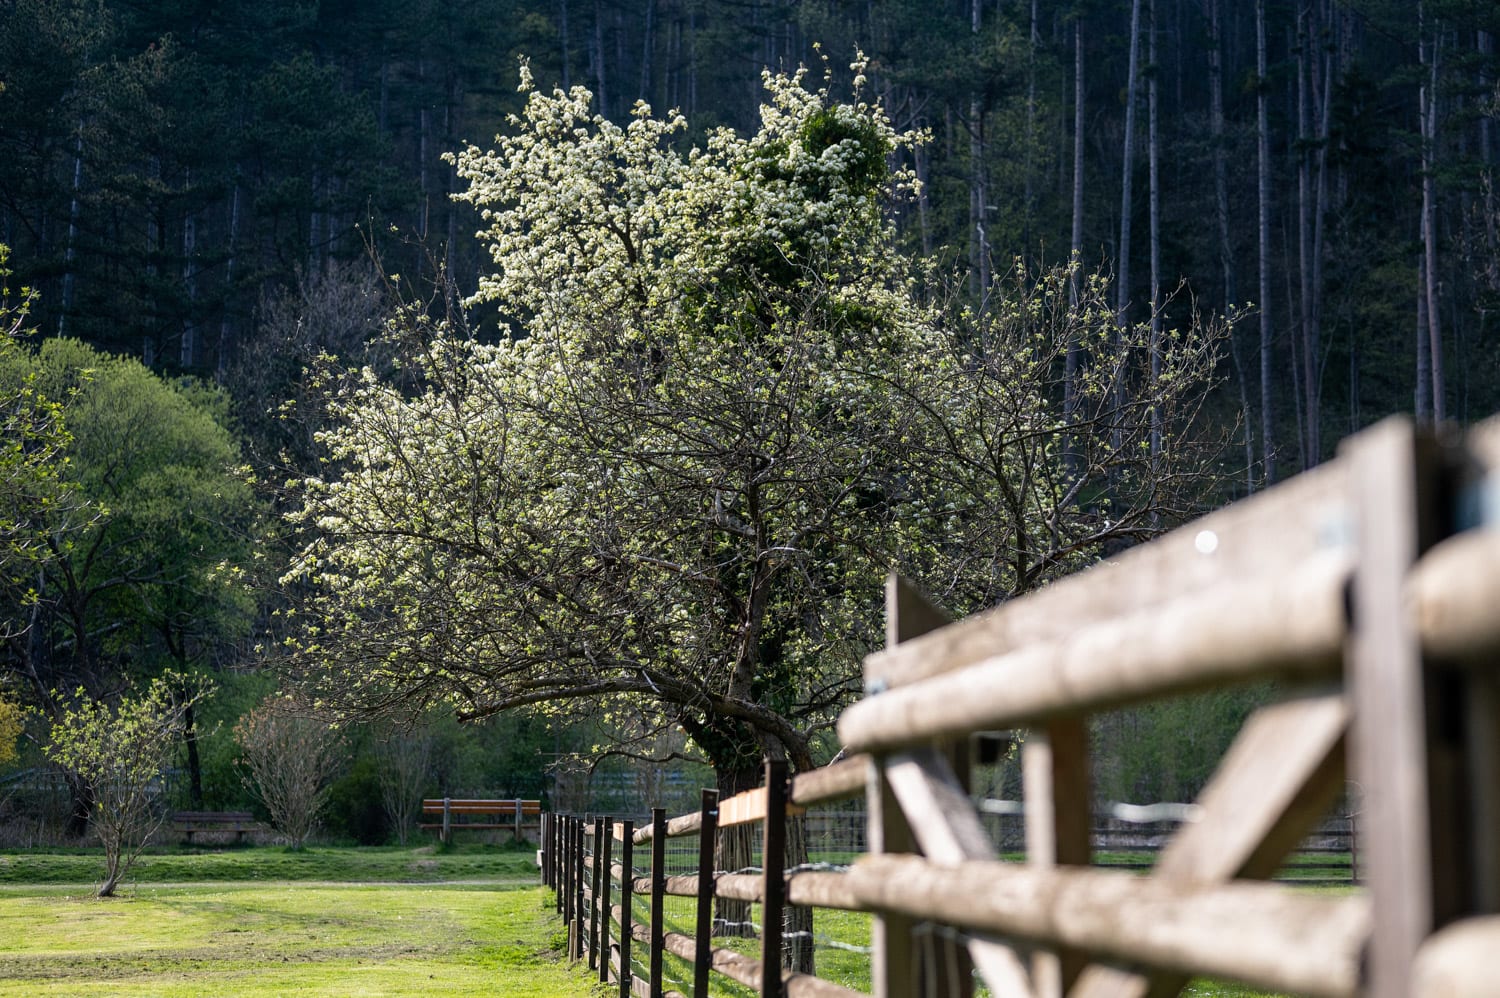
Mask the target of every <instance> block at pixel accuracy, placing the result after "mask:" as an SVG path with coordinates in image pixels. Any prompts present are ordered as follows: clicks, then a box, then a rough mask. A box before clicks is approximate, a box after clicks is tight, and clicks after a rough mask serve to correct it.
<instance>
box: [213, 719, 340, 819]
mask: <svg viewBox="0 0 1500 998" xmlns="http://www.w3.org/2000/svg"><path fill="white" fill-rule="evenodd" d="M234 740H235V742H236V743H237V744H238V745H239V747H240V753H241V756H240V757H241V761H242V762H243V763H244V766H245V777H244V779H245V786H246V787H248V788H249V790H250V792H251V793H253V794H255V795H256V797H258V798H259V799H260V802H261V803H262V804H264V805H265V806H266V810H267V811H269V812H270V815H271V824H272V825H274V826H275V827H276V828H277V830H279V831H280V832H281V833H282V834H283V835H285V836H286V837H287V839H288V841H289V842H290V844H291V847H292V848H293V849H301V848H302V846H303V844H304V843H306V842H307V836H308V835H309V834H310V833H311V832H312V830H313V827H314V826H315V825H316V824H317V820H318V812H319V811H321V810H322V809H323V805H324V804H325V803H326V802H327V799H328V788H329V785H330V783H331V782H332V779H333V774H334V771H335V770H337V769H338V765H339V762H340V760H341V758H342V756H341V749H342V746H343V738H342V737H341V735H340V734H339V731H338V730H337V729H336V728H334V727H332V726H331V725H329V724H328V723H327V722H325V721H323V720H320V719H318V718H317V717H315V716H314V715H313V714H312V712H311V711H310V710H309V709H308V708H307V707H306V706H304V705H302V704H299V703H298V702H297V701H295V700H293V699H291V698H289V697H285V696H271V697H268V698H267V699H266V700H264V701H262V703H261V704H260V706H258V707H256V708H255V709H254V710H252V711H251V712H250V713H248V714H246V715H245V716H244V717H243V718H241V719H240V722H239V724H237V725H235V727H234Z"/></svg>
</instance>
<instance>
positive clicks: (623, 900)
mask: <svg viewBox="0 0 1500 998" xmlns="http://www.w3.org/2000/svg"><path fill="white" fill-rule="evenodd" d="M634 864H635V822H633V821H623V822H621V823H620V998H631V994H632V992H631V988H630V985H631V978H632V976H633V975H632V973H631V969H630V938H631V936H632V935H633V934H634V932H633V930H632V929H631V927H630V921H631V915H632V911H631V909H632V908H633V907H634V904H635V868H634Z"/></svg>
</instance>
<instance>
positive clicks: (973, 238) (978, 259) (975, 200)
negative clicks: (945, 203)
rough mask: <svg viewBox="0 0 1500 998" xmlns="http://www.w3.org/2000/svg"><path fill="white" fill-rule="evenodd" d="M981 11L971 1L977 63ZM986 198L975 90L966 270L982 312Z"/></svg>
mask: <svg viewBox="0 0 1500 998" xmlns="http://www.w3.org/2000/svg"><path fill="white" fill-rule="evenodd" d="M983 13H984V4H983V2H982V0H970V5H969V28H970V33H971V35H972V40H971V43H970V44H971V50H972V52H973V55H974V59H975V61H976V62H977V61H978V51H979V28H980V25H981V23H982V22H981V19H982V16H983ZM988 200H989V191H988V190H987V189H986V184H985V174H984V101H983V99H982V97H981V95H980V93H979V91H978V90H977V89H976V90H975V91H974V92H973V93H972V94H971V95H970V97H969V270H970V273H972V274H973V275H974V276H973V281H974V297H975V299H976V300H977V301H978V302H979V307H980V309H981V311H982V310H983V308H984V301H985V299H986V297H988V295H989V291H990V252H989V240H988V238H987V236H986V234H985V202H986V201H988Z"/></svg>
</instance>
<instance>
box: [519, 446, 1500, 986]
mask: <svg viewBox="0 0 1500 998" xmlns="http://www.w3.org/2000/svg"><path fill="white" fill-rule="evenodd" d="M1497 653H1500V422H1497V421H1491V422H1490V423H1488V424H1486V425H1484V426H1481V427H1479V428H1477V429H1476V430H1474V431H1473V432H1471V433H1470V434H1468V435H1467V436H1464V437H1458V436H1442V435H1438V434H1435V433H1432V432H1430V431H1427V430H1424V429H1421V428H1418V427H1415V426H1413V425H1412V424H1411V423H1409V422H1408V421H1404V420H1399V419H1394V420H1389V421H1387V422H1385V423H1382V424H1380V425H1378V426H1376V427H1373V428H1371V429H1370V430H1367V431H1365V432H1364V433H1362V434H1359V435H1358V436H1356V437H1353V438H1351V439H1350V440H1349V441H1347V442H1346V443H1345V444H1344V446H1343V447H1342V448H1341V450H1340V453H1339V456H1338V457H1337V459H1336V460H1334V461H1332V462H1330V463H1329V464H1327V465H1324V466H1323V467H1320V468H1318V469H1317V470H1315V471H1313V472H1310V473H1308V474H1305V475H1302V476H1299V477H1298V478H1296V479H1293V480H1291V481H1289V482H1286V483H1284V484H1282V485H1279V486H1277V487H1276V488H1273V489H1270V490H1267V491H1266V492H1263V493H1261V494H1258V495H1256V496H1253V497H1251V498H1249V499H1246V500H1244V501H1242V502H1239V503H1235V504H1234V505H1231V506H1229V507H1226V508H1225V509H1223V510H1220V511H1218V512H1215V513H1213V514H1211V515H1209V516H1206V517H1203V518H1202V519H1200V520H1198V521H1195V522H1193V523H1191V524H1189V525H1187V526H1185V527H1182V528H1180V529H1177V530H1174V531H1172V532H1171V533H1169V534H1167V535H1165V536H1163V537H1162V538H1160V539H1158V540H1156V541H1154V542H1152V543H1150V544H1147V545H1143V546H1141V547H1139V548H1136V549H1134V550H1132V551H1129V552H1127V553H1125V554H1124V555H1121V556H1120V557H1118V558H1116V559H1114V560H1112V561H1110V562H1108V563H1105V564H1101V565H1099V566H1096V567H1094V568H1091V569H1089V570H1087V571H1084V572H1081V573H1079V574H1078V575H1075V576H1072V577H1069V578H1067V579H1064V580H1062V581H1060V582H1057V583H1055V584H1053V585H1051V586H1049V587H1047V588H1046V589H1043V590H1041V591H1039V592H1037V593H1034V594H1031V595H1028V596H1026V597H1024V598H1021V599H1017V600H1014V601H1011V602H1008V603H1005V604H1003V605H1001V606H998V607H995V608H993V609H992V610H989V611H987V612H985V613H982V614H978V615H975V616H973V617H969V618H966V619H964V620H961V621H958V622H953V623H950V622H949V621H948V620H947V618H946V617H945V616H944V615H943V614H942V613H941V611H939V610H937V609H936V608H935V607H933V606H931V605H930V604H928V603H927V602H926V601H925V600H924V599H923V598H922V597H921V596H920V595H919V593H918V592H917V590H916V589H915V588H914V587H912V586H910V585H908V584H907V583H905V582H904V581H902V580H899V579H895V578H893V579H892V580H891V581H890V583H889V585H888V589H887V647H886V648H885V649H884V650H883V651H880V652H877V653H875V654H873V655H871V656H869V657H868V658H867V659H866V661H865V665H864V679H865V690H866V695H865V697H864V699H862V700H861V701H860V702H858V703H856V704H854V705H853V706H851V707H850V708H849V709H848V710H847V711H845V712H844V714H843V716H842V717H841V719H840V721H839V725H838V732H839V736H840V739H841V740H842V742H843V744H844V746H845V750H846V751H847V752H851V753H857V754H856V755H855V756H853V757H852V758H850V759H847V760H846V761H843V762H840V763H838V764H837V765H834V766H830V767H826V768H825V769H822V770H818V771H816V772H811V773H802V774H798V775H796V776H795V777H794V778H791V779H788V778H787V775H786V773H785V770H784V768H782V766H781V764H779V763H775V762H772V763H768V764H767V773H766V785H765V786H764V787H762V788H760V789H759V790H756V791H752V792H750V793H748V794H741V795H739V796H737V797H734V798H730V799H728V800H724V801H720V800H718V799H717V798H716V796H715V795H714V794H713V793H712V792H710V791H706V792H705V793H704V798H703V802H702V807H701V808H700V809H699V811H697V812H696V813H693V814H687V815H680V816H677V817H673V818H671V819H670V820H669V819H668V818H667V816H666V815H665V813H664V812H662V811H661V810H657V811H655V812H654V813H653V816H652V820H651V822H650V824H649V825H643V826H642V827H639V828H636V827H634V826H633V825H632V824H631V823H629V822H614V821H612V820H611V819H608V818H595V819H593V820H592V821H588V820H585V819H583V818H579V817H576V816H566V815H547V816H545V818H544V826H543V847H542V872H543V878H544V880H545V882H546V883H547V884H549V885H550V886H552V887H553V888H554V889H555V890H556V898H557V906H558V911H559V913H560V914H561V915H562V916H563V917H564V918H565V919H566V920H567V924H568V926H569V940H570V941H569V947H570V953H572V955H573V956H574V958H575V959H584V958H587V959H588V960H589V964H590V966H591V967H595V968H597V970H598V972H599V975H600V979H601V980H605V981H616V982H618V983H619V993H620V995H621V998H626V996H629V995H631V994H637V995H643V996H649V998H655V996H659V995H663V994H674V993H675V992H670V991H664V982H663V978H662V954H663V953H664V952H670V953H673V954H676V955H677V956H679V957H681V958H682V959H683V960H685V961H687V962H688V963H689V964H690V965H691V966H692V967H693V974H692V977H693V979H692V982H691V985H690V988H691V993H692V996H693V998H701V996H706V994H707V989H708V981H709V975H710V974H711V973H714V972H717V973H720V974H723V975H726V976H728V977H730V978H733V979H734V980H736V981H739V982H741V983H743V984H745V985H747V986H749V987H751V988H754V989H757V990H758V991H759V993H760V994H762V995H768V996H778V998H779V996H781V995H787V996H813V998H831V996H847V995H851V994H854V992H851V991H849V990H848V989H847V988H844V987H842V986H840V985H837V984H834V983H831V982H829V981H825V980H820V979H818V978H816V977H813V976H811V975H807V974H799V973H791V972H784V971H781V969H780V967H781V959H780V948H781V939H780V926H781V918H780V912H781V910H782V909H783V907H784V906H788V905H792V906H805V907H811V908H834V909H846V910H854V911H864V912H869V913H871V914H872V916H873V925H872V942H873V954H872V956H871V975H872V989H873V992H874V994H875V995H876V996H877V998H904V996H909V995H923V994H943V995H949V994H952V995H965V996H966V995H970V994H972V991H973V983H974V978H975V975H976V974H977V976H978V977H980V978H982V979H983V981H984V983H985V984H986V985H987V986H988V988H989V989H990V991H991V993H993V994H995V995H1001V996H1022V998H1053V996H1061V995H1070V996H1081V998H1102V996H1132V998H1139V996H1148V995H1149V996H1156V995H1162V994H1175V993H1177V992H1179V991H1180V990H1181V989H1182V987H1183V986H1184V985H1185V984H1186V982H1187V981H1188V980H1189V979H1190V978H1191V977H1192V976H1196V975H1211V976H1217V977H1223V978H1229V979H1234V980H1238V981H1242V982H1245V983H1247V984H1250V985H1252V986H1256V987H1263V988H1267V989H1272V990H1277V991H1285V992H1293V993H1298V994H1308V995H1320V996H1322V995H1327V996H1346V995H1361V996H1372V998H1405V996H1411V995H1417V996H1422V998H1437V996H1440V995H1479V994H1491V993H1495V991H1494V990H1493V989H1494V987H1495V984H1494V982H1495V980H1496V979H1497V977H1496V974H1497V972H1496V971H1495V970H1494V969H1493V961H1494V960H1495V957H1494V954H1495V953H1496V952H1500V670H1497V669H1496V668H1495V666H1496V664H1497ZM1266 679H1275V680H1277V681H1279V684H1280V685H1279V687H1278V689H1280V690H1281V696H1280V699H1278V700H1277V701H1276V702H1274V703H1272V704H1269V705H1267V706H1264V707H1262V708H1260V709H1258V710H1256V711H1255V712H1254V713H1253V714H1252V715H1251V716H1250V717H1249V719H1248V720H1247V721H1246V723H1245V724H1244V726H1243V728H1242V730H1241V731H1240V733H1239V735H1238V737H1237V739H1236V740H1235V742H1234V743H1233V745H1232V746H1231V747H1230V749H1229V751H1228V752H1227V753H1226V754H1225V756H1224V758H1223V759H1222V760H1221V762H1220V765H1219V767H1218V769H1217V771H1216V772H1215V774H1214V776H1213V778H1212V779H1211V780H1210V781H1209V783H1208V785H1207V786H1206V787H1205V789H1204V790H1203V793H1202V794H1201V795H1200V797H1199V799H1198V800H1197V801H1196V802H1195V803H1196V808H1195V815H1196V820H1194V821H1192V822H1188V823H1184V824H1182V825H1181V826H1180V827H1179V828H1178V829H1177V830H1176V831H1175V832H1174V833H1172V835H1171V837H1170V839H1169V840H1168V842H1167V843H1166V845H1165V846H1164V847H1163V849H1162V851H1161V853H1160V855H1159V857H1158V860H1157V862H1156V863H1155V865H1154V866H1153V868H1152V869H1151V871H1150V873H1149V875H1146V876H1138V875H1134V874H1131V873H1126V872H1121V871H1114V870H1103V869H1095V868H1091V867H1090V860H1091V859H1092V848H1091V842H1090V835H1091V832H1092V829H1093V826H1094V815H1092V814H1091V795H1090V781H1089V767H1090V761H1089V757H1088V753H1089V743H1088V737H1087V733H1088V727H1087V720H1088V718H1089V716H1091V715H1093V714H1096V713H1099V712H1101V711H1105V710H1110V709H1114V708H1118V707H1122V706H1127V705H1132V704H1138V703H1142V702H1146V701H1150V700H1154V699H1160V698H1164V697H1171V696H1178V695H1181V694H1184V693H1189V692H1194V691H1200V690H1206V689H1211V688H1215V687H1221V686H1225V685H1229V684H1234V683H1242V682H1249V681H1259V680H1266ZM995 731H1009V732H1014V733H1015V736H1016V737H1017V738H1018V739H1019V741H1020V744H1021V759H1022V781H1023V791H1024V798H1025V800H1024V821H1025V840H1026V859H1025V861H1024V862H1020V863H1016V862H1002V861H1001V860H1000V858H999V856H998V853H997V850H996V847H995V845H994V843H993V841H992V840H991V838H990V836H989V835H988V834H987V833H986V831H985V828H984V825H983V823H982V821H981V815H980V811H979V808H978V806H977V805H976V803H975V801H974V800H973V799H972V797H971V795H970V792H969V787H968V784H967V776H968V769H969V764H970V763H969V760H970V744H971V741H972V739H973V737H975V736H976V735H978V734H979V733H985V732H995ZM1351 778H1352V780H1353V781H1354V783H1355V785H1356V786H1357V787H1358V788H1359V790H1360V800H1359V801H1358V806H1359V808H1360V810H1361V814H1362V827H1361V832H1360V850H1361V860H1360V863H1361V873H1362V875H1363V877H1364V878H1365V880H1366V883H1367V887H1366V889H1365V890H1363V891H1361V892H1357V893H1351V894H1348V895H1344V896H1328V895H1315V894H1309V893H1306V892H1299V891H1298V890H1296V889H1295V888H1292V887H1288V886H1286V885H1282V884H1272V883H1268V882H1266V880H1267V878H1269V877H1270V876H1271V874H1272V873H1273V872H1274V871H1275V870H1276V869H1277V868H1278V866H1279V865H1280V864H1281V863H1282V861H1283V860H1284V858H1285V857H1286V856H1287V854H1288V853H1289V852H1290V851H1292V850H1293V849H1294V848H1296V846H1297V844H1298V843H1299V842H1300V841H1301V840H1302V839H1303V838H1304V836H1306V835H1307V834H1308V832H1309V831H1310V830H1312V829H1313V828H1314V827H1315V826H1316V825H1317V824H1318V822H1319V821H1320V820H1321V819H1322V818H1323V817H1324V816H1325V814H1326V813H1327V811H1328V809H1329V808H1330V806H1331V805H1332V804H1333V803H1334V801H1335V800H1336V799H1337V798H1338V796H1339V795H1340V794H1341V793H1342V792H1343V791H1344V788H1345V785H1346V779H1351ZM858 796H863V797H864V798H865V808H866V811H865V814H866V822H867V825H866V830H865V838H866V850H867V851H866V854H865V855H862V856H861V857H859V858H858V859H857V860H856V861H855V862H854V863H853V864H852V865H851V866H849V867H848V868H847V869H845V870H842V871H840V872H828V871H823V870H817V869H795V870H792V871H786V870H784V869H783V868H782V866H781V859H782V855H783V844H784V838H783V837H784V835H785V832H786V827H787V826H786V822H787V820H788V817H789V815H793V814H795V813H797V812H798V811H799V810H800V809H801V808H804V807H806V806H809V805H812V804H818V803H824V802H829V801H834V800H840V799H844V798H849V797H858ZM752 823H753V824H758V825H760V826H761V829H762V841H763V843H764V849H763V854H764V869H763V870H762V872H761V873H726V872H720V873H717V874H716V873H715V872H714V870H713V852H712V849H713V837H714V834H715V830H716V829H722V828H729V827H734V826H736V825H746V824H752ZM688 835H697V836H699V844H700V846H699V848H700V858H699V861H698V871H697V873H695V874H693V875H691V876H668V875H667V872H666V868H665V856H666V852H665V842H666V840H667V839H669V838H673V837H678V836H688ZM637 848H640V849H642V850H643V851H644V850H645V849H647V848H649V850H650V873H649V875H648V876H645V877H637V876H636V875H635V872H634V871H635V866H636V863H635V850H636V849H637ZM672 895H680V896H691V897H695V898H697V909H696V910H697V917H696V926H695V931H694V932H693V933H691V934H687V933H675V932H671V931H668V930H667V928H666V926H665V922H664V919H663V911H664V903H663V902H664V899H665V898H666V897H667V896H672ZM635 896H643V897H644V898H645V899H646V904H645V907H646V909H647V911H648V916H647V919H646V921H645V923H644V924H637V923H636V922H634V921H633V907H632V898H633V897H635ZM714 896H718V897H726V898H736V899H740V900H747V901H753V902H757V903H759V904H761V905H762V906H763V907H762V915H761V922H762V927H761V931H762V940H761V943H762V949H761V957H760V959H758V960H757V959H754V958H752V957H749V956H746V955H743V954H740V953H736V952H733V951H731V950H729V949H724V948H714V946H713V940H712V939H711V937H710V932H711V929H712V926H711V922H710V919H709V906H710V899H711V898H712V897H714ZM933 926H938V927H946V928H945V929H944V930H943V931H942V932H939V933H934V932H933V930H932V927H933ZM924 933H925V935H924ZM632 942H636V943H640V944H641V945H643V946H644V947H645V948H646V949H645V957H644V959H643V960H642V961H641V963H642V965H643V966H644V967H645V968H646V972H645V975H644V977H643V978H642V977H640V976H637V973H636V972H635V971H634V970H633V969H632V968H633V962H634V961H633V960H632V951H631V944H632Z"/></svg>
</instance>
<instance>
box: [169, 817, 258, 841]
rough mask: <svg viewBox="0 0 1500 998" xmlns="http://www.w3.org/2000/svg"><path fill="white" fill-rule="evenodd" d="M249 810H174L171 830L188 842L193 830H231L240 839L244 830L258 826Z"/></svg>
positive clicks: (250, 829)
mask: <svg viewBox="0 0 1500 998" xmlns="http://www.w3.org/2000/svg"><path fill="white" fill-rule="evenodd" d="M259 827H260V825H259V823H258V822H257V821H256V820H255V815H253V814H251V813H250V812H249V811H176V812H174V813H173V814H172V831H174V832H181V833H182V834H183V835H184V836H185V837H186V838H187V840H188V841H189V842H191V841H193V834H194V833H195V832H233V833H234V840H235V841H236V842H239V841H241V840H242V839H244V837H245V833H246V832H253V831H255V830H256V829H257V828H259Z"/></svg>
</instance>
